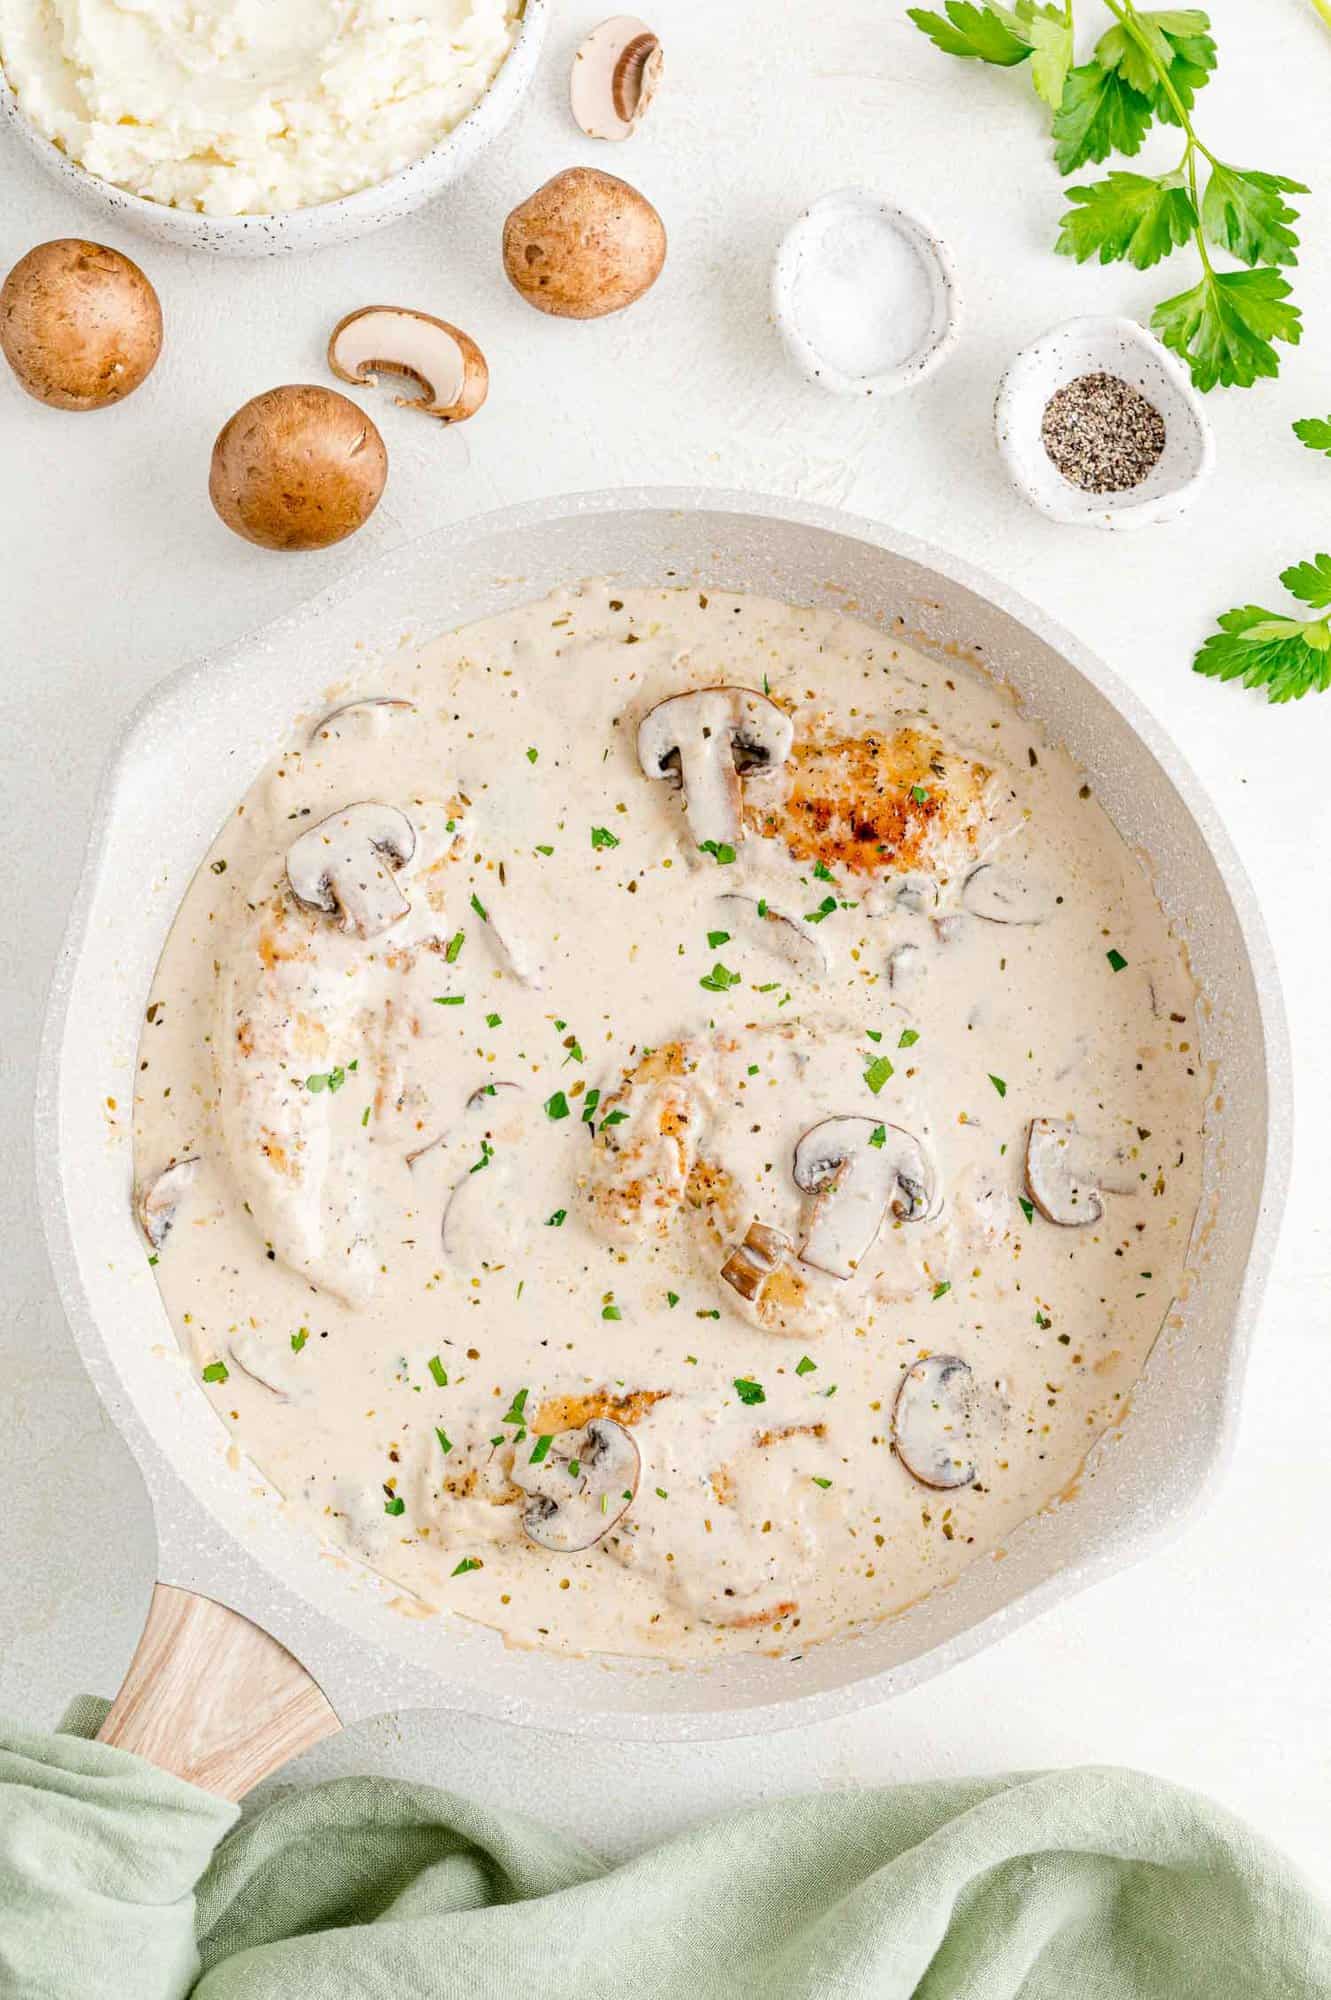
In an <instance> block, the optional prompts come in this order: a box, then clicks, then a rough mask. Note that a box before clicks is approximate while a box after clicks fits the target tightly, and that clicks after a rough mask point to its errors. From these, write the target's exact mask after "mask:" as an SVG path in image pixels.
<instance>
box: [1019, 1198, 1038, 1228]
mask: <svg viewBox="0 0 1331 2000" xmlns="http://www.w3.org/2000/svg"><path fill="white" fill-rule="evenodd" d="M1017 1206H1018V1207H1019V1208H1020V1210H1021V1212H1022V1214H1023V1215H1024V1216H1025V1218H1026V1220H1027V1222H1034V1220H1035V1203H1034V1202H1033V1201H1027V1199H1026V1197H1025V1195H1024V1194H1019V1195H1018V1196H1017Z"/></svg>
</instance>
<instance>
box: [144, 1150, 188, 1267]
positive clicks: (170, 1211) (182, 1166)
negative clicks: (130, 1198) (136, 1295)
mask: <svg viewBox="0 0 1331 2000" xmlns="http://www.w3.org/2000/svg"><path fill="white" fill-rule="evenodd" d="M198 1171H199V1160H198V1155H197V1154H196V1155H194V1157H193V1158H191V1159H188V1160H177V1161H176V1162H175V1164H174V1166H170V1167H168V1168H167V1169H166V1171H165V1172H164V1173H160V1174H159V1175H158V1176H157V1179H156V1180H155V1181H153V1182H152V1183H151V1184H150V1185H149V1186H148V1187H146V1188H142V1189H140V1191H139V1198H138V1201H137V1203H136V1207H137V1209H138V1216H139V1226H140V1228H141V1229H142V1230H143V1233H144V1235H145V1236H146V1237H147V1239H148V1241H149V1242H150V1243H151V1244H152V1247H153V1249H154V1250H160V1249H161V1247H162V1245H163V1244H164V1243H165V1241H166V1239H167V1237H168V1236H169V1235H170V1234H171V1228H172V1224H173V1223H174V1222H175V1219H176V1215H177V1213H178V1211H179V1208H180V1204H181V1202H182V1200H183V1199H184V1197H185V1196H186V1195H187V1194H188V1192H189V1190H190V1189H191V1188H192V1187H193V1185H194V1182H195V1179H196V1177H197V1175H198Z"/></svg>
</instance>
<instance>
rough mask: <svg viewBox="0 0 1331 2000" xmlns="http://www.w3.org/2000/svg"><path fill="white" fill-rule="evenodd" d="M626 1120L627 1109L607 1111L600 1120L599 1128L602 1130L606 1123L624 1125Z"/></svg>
mask: <svg viewBox="0 0 1331 2000" xmlns="http://www.w3.org/2000/svg"><path fill="white" fill-rule="evenodd" d="M627 1122H628V1112H627V1111H607V1112H606V1114H605V1117H604V1118H603V1119H602V1120H601V1130H602V1131H603V1132H604V1130H605V1128H606V1126H607V1125H624V1124H627Z"/></svg>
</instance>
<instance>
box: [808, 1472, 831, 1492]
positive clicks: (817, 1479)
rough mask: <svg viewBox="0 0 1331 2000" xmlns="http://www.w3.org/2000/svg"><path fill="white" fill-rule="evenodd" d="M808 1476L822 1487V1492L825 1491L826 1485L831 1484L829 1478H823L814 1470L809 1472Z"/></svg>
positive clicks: (816, 1484)
mask: <svg viewBox="0 0 1331 2000" xmlns="http://www.w3.org/2000/svg"><path fill="white" fill-rule="evenodd" d="M809 1477H810V1478H811V1479H812V1481H813V1483H814V1485H815V1486H821V1487H822V1489H823V1491H824V1493H825V1492H826V1491H827V1489H828V1487H829V1486H830V1485H831V1484H832V1482H831V1480H830V1479H823V1478H821V1477H820V1476H819V1474H818V1473H816V1472H811V1473H810V1474H809Z"/></svg>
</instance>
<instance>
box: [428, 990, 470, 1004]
mask: <svg viewBox="0 0 1331 2000" xmlns="http://www.w3.org/2000/svg"><path fill="white" fill-rule="evenodd" d="M466 997H467V996H466V994H465V993H436V994H435V996H434V1004H435V1006H436V1007H460V1006H461V1005H462V1003H463V1001H464V1000H465V999H466Z"/></svg>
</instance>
